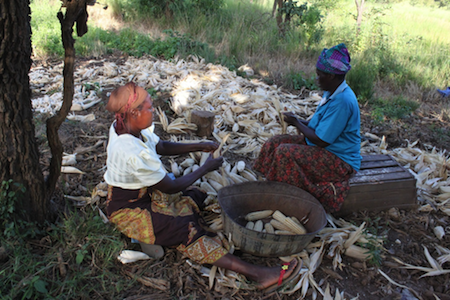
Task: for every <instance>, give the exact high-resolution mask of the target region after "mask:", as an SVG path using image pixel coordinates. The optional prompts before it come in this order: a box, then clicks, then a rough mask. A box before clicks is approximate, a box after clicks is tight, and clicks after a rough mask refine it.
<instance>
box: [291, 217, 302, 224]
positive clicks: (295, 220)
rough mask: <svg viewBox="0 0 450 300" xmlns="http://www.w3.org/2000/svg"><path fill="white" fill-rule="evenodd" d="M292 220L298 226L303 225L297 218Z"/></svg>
mask: <svg viewBox="0 0 450 300" xmlns="http://www.w3.org/2000/svg"><path fill="white" fill-rule="evenodd" d="M291 219H292V220H293V221H294V222H295V223H297V224H300V225H301V224H302V223H300V221H299V220H298V219H297V218H296V217H291Z"/></svg>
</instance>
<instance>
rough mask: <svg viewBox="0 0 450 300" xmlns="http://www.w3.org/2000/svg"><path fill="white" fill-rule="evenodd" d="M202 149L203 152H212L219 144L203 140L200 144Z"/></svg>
mask: <svg viewBox="0 0 450 300" xmlns="http://www.w3.org/2000/svg"><path fill="white" fill-rule="evenodd" d="M199 146H200V151H202V152H212V151H215V150H216V149H217V148H219V144H217V143H214V142H203V143H200V144H199Z"/></svg>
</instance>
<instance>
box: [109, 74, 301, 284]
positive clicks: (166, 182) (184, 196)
mask: <svg viewBox="0 0 450 300" xmlns="http://www.w3.org/2000/svg"><path fill="white" fill-rule="evenodd" d="M106 109H107V110H108V111H110V112H113V113H115V116H116V120H115V121H114V122H113V124H112V125H111V128H110V131H109V142H108V148H107V154H108V158H107V162H106V163H107V171H106V173H105V181H106V182H107V183H108V185H109V187H108V200H107V212H108V217H109V220H110V221H111V222H112V223H114V224H115V225H116V226H117V228H118V229H119V230H120V231H121V232H123V233H124V234H125V235H126V236H128V237H130V238H133V239H136V240H138V241H140V242H142V243H146V244H155V245H162V246H168V247H171V246H175V247H177V249H178V250H179V251H181V252H182V253H183V254H184V255H185V256H187V257H189V258H190V259H192V260H193V261H195V262H197V263H199V264H212V265H215V266H218V267H222V268H226V269H229V270H233V271H235V272H238V273H241V274H243V275H245V276H246V277H247V278H249V279H251V280H254V281H256V283H257V286H258V288H259V289H264V288H267V287H269V286H272V285H274V284H277V283H278V282H279V281H282V279H286V278H287V277H289V276H290V275H291V274H292V272H293V270H294V268H295V267H296V265H297V264H298V262H297V260H293V261H291V263H290V264H289V267H286V266H285V267H284V268H283V270H282V271H281V269H282V268H281V267H280V266H278V267H264V266H258V265H253V264H250V263H247V262H244V261H242V260H241V259H239V258H237V257H236V256H233V255H232V254H230V253H228V251H227V250H226V249H225V248H224V247H223V245H222V242H221V240H220V239H219V238H218V237H217V235H216V234H214V233H211V232H208V231H206V230H205V229H204V227H203V226H202V225H204V221H203V219H202V218H201V217H200V215H199V213H200V210H201V209H202V208H203V201H204V200H205V198H206V196H207V195H206V194H205V193H204V192H202V191H201V190H199V189H197V188H194V187H190V185H191V184H193V183H194V182H195V181H196V180H197V179H199V178H201V177H202V176H204V175H205V174H207V173H208V172H210V171H213V170H215V169H217V168H219V167H220V166H221V165H222V162H223V157H219V158H216V159H213V158H212V156H210V157H209V158H208V160H207V161H206V162H205V164H204V165H203V166H201V167H200V168H198V169H197V170H196V171H194V172H192V173H190V174H188V175H185V176H182V177H179V178H176V179H172V178H171V177H169V176H168V174H166V171H165V169H164V166H163V164H162V162H161V160H160V159H159V156H160V155H179V154H186V153H189V152H193V151H204V152H212V151H214V150H216V149H217V148H218V145H217V144H216V143H213V142H202V143H192V144H184V143H172V142H167V141H162V140H160V139H159V137H158V136H157V135H155V134H154V133H153V128H154V126H153V112H154V108H153V106H152V100H151V98H150V95H149V94H148V93H147V91H146V90H145V89H143V88H141V87H139V86H136V85H135V84H134V83H132V82H130V83H127V84H126V85H125V86H121V87H119V88H117V89H115V90H114V91H113V92H112V93H111V96H110V97H109V101H108V104H107V106H106Z"/></svg>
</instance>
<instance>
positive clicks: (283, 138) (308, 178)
mask: <svg viewBox="0 0 450 300" xmlns="http://www.w3.org/2000/svg"><path fill="white" fill-rule="evenodd" d="M253 168H254V169H255V170H256V171H259V172H261V173H262V174H264V176H265V177H266V179H267V180H271V181H279V182H285V183H289V184H292V185H295V186H297V187H299V188H301V189H303V190H305V191H307V192H309V193H310V194H311V195H313V196H314V197H315V198H316V199H318V200H319V201H320V202H321V203H322V205H323V206H324V208H325V210H326V211H328V212H336V211H338V210H339V209H340V208H341V206H342V203H343V202H344V199H345V197H346V196H347V194H348V191H349V189H350V186H349V182H348V181H349V179H350V178H351V177H352V176H353V175H354V174H355V173H356V171H355V170H354V169H353V168H352V167H351V166H350V165H349V164H348V163H346V162H344V161H343V160H341V159H340V158H339V157H337V156H336V155H335V154H333V153H331V152H330V151H328V150H326V149H324V148H321V147H317V146H309V145H307V144H306V142H305V138H304V136H303V135H277V136H274V137H272V138H270V139H269V140H267V142H265V143H264V145H263V146H262V148H261V152H260V154H259V156H258V158H257V159H256V161H255V162H254V164H253Z"/></svg>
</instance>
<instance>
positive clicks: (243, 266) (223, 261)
mask: <svg viewBox="0 0 450 300" xmlns="http://www.w3.org/2000/svg"><path fill="white" fill-rule="evenodd" d="M299 263H300V262H299V261H298V260H297V259H293V260H291V261H290V262H289V266H288V268H287V270H285V273H284V274H283V277H282V278H283V280H284V279H286V278H287V277H289V276H290V275H291V274H292V272H293V271H294V269H295V268H296V267H297V265H298V264H299ZM214 265H216V266H218V267H221V268H225V269H229V270H233V271H235V272H238V273H240V274H243V275H244V276H245V277H247V278H248V279H250V280H253V281H255V282H256V283H257V287H258V289H266V288H268V287H270V286H272V285H274V284H277V282H278V280H279V278H280V272H281V271H282V266H277V267H264V266H260V265H253V264H250V263H248V262H245V261H243V260H241V259H239V258H237V257H236V256H234V255H231V254H229V253H228V254H226V255H224V256H223V257H221V258H220V259H218V260H217V261H216V262H215V263H214Z"/></svg>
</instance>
